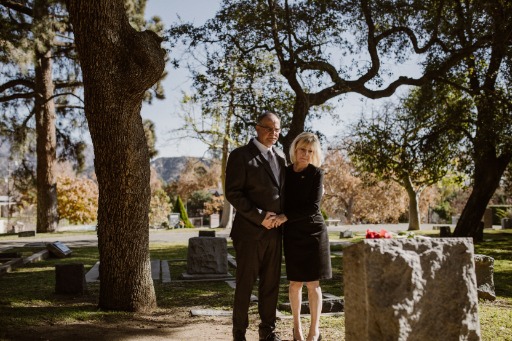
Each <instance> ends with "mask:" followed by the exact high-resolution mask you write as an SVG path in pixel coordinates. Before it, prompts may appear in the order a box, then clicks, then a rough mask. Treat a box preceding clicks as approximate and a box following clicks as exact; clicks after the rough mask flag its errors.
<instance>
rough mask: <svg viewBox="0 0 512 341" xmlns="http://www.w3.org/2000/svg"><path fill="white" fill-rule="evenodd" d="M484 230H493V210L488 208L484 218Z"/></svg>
mask: <svg viewBox="0 0 512 341" xmlns="http://www.w3.org/2000/svg"><path fill="white" fill-rule="evenodd" d="M482 220H483V224H484V228H486V229H492V208H486V209H485V212H484V217H483V218H482Z"/></svg>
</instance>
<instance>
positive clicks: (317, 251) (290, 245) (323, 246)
mask: <svg viewBox="0 0 512 341" xmlns="http://www.w3.org/2000/svg"><path fill="white" fill-rule="evenodd" d="M290 159H291V161H292V164H291V165H290V166H288V167H287V168H286V180H285V192H284V195H285V203H284V214H282V215H279V216H277V217H276V220H277V221H279V223H282V222H286V223H285V224H284V235H283V240H284V256H285V260H286V275H287V278H288V280H289V281H290V285H289V289H288V295H289V298H290V305H291V309H292V314H293V339H294V340H303V334H302V327H301V321H300V307H301V304H302V286H303V284H304V283H306V287H307V290H308V301H309V310H310V314H311V325H310V328H309V333H308V336H307V339H306V340H307V341H311V340H313V341H317V340H320V339H321V336H320V314H321V312H322V289H321V288H320V280H321V279H329V278H331V277H332V270H331V256H330V250H329V237H328V235H327V227H326V225H325V222H324V219H323V217H322V214H321V212H320V201H321V198H322V192H323V185H322V182H323V177H324V173H323V171H322V170H321V169H320V168H319V167H320V165H321V159H322V155H321V149H320V142H319V140H318V137H317V136H316V135H315V134H312V133H306V132H304V133H302V134H300V135H298V136H297V137H296V138H295V140H294V141H293V142H292V145H291V146H290Z"/></svg>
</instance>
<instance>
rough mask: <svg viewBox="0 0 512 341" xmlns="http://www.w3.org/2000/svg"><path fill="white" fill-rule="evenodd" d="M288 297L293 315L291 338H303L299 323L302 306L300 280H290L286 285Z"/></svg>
mask: <svg viewBox="0 0 512 341" xmlns="http://www.w3.org/2000/svg"><path fill="white" fill-rule="evenodd" d="M288 298H289V299H290V307H291V309H292V315H293V331H294V334H295V335H293V338H294V339H297V340H304V336H303V335H302V325H301V323H300V308H301V306H302V282H294V281H290V285H289V287H288Z"/></svg>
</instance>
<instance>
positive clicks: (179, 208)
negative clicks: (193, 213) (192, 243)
mask: <svg viewBox="0 0 512 341" xmlns="http://www.w3.org/2000/svg"><path fill="white" fill-rule="evenodd" d="M174 213H179V214H180V224H181V223H182V222H183V224H184V225H183V227H186V228H193V227H194V225H193V224H192V222H190V220H189V219H188V214H187V210H186V209H185V205H183V201H182V200H181V197H180V196H179V195H178V197H177V198H176V204H175V205H174Z"/></svg>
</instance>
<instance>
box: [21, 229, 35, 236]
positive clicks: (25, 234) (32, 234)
mask: <svg viewBox="0 0 512 341" xmlns="http://www.w3.org/2000/svg"><path fill="white" fill-rule="evenodd" d="M35 236H36V231H34V230H32V231H21V232H18V237H35Z"/></svg>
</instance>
